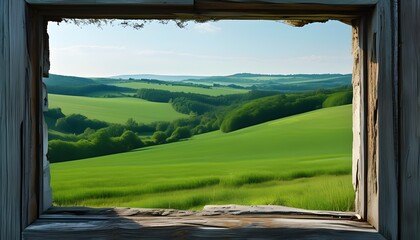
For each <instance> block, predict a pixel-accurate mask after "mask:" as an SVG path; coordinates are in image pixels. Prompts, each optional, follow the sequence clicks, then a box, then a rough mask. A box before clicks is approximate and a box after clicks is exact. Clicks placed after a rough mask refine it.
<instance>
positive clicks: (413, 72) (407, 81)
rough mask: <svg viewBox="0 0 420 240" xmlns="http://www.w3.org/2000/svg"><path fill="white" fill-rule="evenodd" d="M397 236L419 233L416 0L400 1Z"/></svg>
mask: <svg viewBox="0 0 420 240" xmlns="http://www.w3.org/2000/svg"><path fill="white" fill-rule="evenodd" d="M400 19H401V23H400V37H401V48H400V72H399V73H400V75H399V76H400V87H401V90H400V92H401V96H400V101H401V102H400V106H401V108H400V116H401V122H400V126H401V134H400V137H401V138H400V146H401V149H400V151H401V152H400V161H401V162H400V181H401V182H400V186H401V189H400V196H399V197H400V211H401V212H400V238H401V239H413V237H417V238H418V237H419V236H420V46H419V43H420V31H419V29H420V2H419V1H413V0H407V1H400Z"/></svg>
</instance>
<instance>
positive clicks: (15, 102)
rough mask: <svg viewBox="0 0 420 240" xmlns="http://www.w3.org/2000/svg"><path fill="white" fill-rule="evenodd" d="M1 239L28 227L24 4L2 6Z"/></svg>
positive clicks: (11, 0)
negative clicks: (25, 177) (25, 176)
mask: <svg viewBox="0 0 420 240" xmlns="http://www.w3.org/2000/svg"><path fill="white" fill-rule="evenodd" d="M0 32H1V33H2V40H1V41H0V65H1V66H0V116H1V117H0V123H1V124H0V196H1V198H0V239H20V237H21V230H22V228H24V227H26V226H27V225H28V221H29V216H28V211H27V210H28V201H27V200H28V199H27V194H26V189H27V187H28V184H27V182H26V181H25V179H24V178H23V176H24V174H26V172H25V170H24V169H25V168H24V166H26V165H27V163H28V162H29V161H30V157H31V145H30V144H28V143H30V139H31V138H30V136H31V128H30V116H29V102H30V95H29V92H28V89H29V71H28V59H29V58H28V55H27V53H28V51H27V38H26V3H25V1H24V0H5V1H1V2H0Z"/></svg>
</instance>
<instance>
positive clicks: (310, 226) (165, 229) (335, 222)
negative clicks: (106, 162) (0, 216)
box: [23, 205, 384, 240]
mask: <svg viewBox="0 0 420 240" xmlns="http://www.w3.org/2000/svg"><path fill="white" fill-rule="evenodd" d="M139 238H141V239H144V238H146V239H147V238H150V239H197V238H206V239H249V238H258V239H384V238H383V237H382V236H381V235H380V234H379V233H378V232H377V231H376V230H375V229H374V228H373V227H372V226H370V225H369V224H368V223H367V222H364V221H360V220H358V219H357V217H356V216H355V215H354V213H344V212H325V211H307V210H301V209H295V208H287V207H281V206H237V205H226V206H206V207H205V208H204V210H203V211H181V210H171V209H135V208H102V209H98V208H51V209H50V210H48V211H47V212H46V213H44V214H43V215H41V216H40V218H39V219H38V220H37V221H35V222H34V223H33V224H32V225H30V226H29V227H27V228H26V229H25V230H24V232H23V239H43V240H44V239H139Z"/></svg>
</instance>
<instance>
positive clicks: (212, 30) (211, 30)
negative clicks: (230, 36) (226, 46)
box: [194, 23, 222, 33]
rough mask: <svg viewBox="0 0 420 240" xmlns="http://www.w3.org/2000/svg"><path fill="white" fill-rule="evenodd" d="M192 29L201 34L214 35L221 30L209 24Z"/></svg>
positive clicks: (200, 24) (202, 24) (201, 24)
mask: <svg viewBox="0 0 420 240" xmlns="http://www.w3.org/2000/svg"><path fill="white" fill-rule="evenodd" d="M194 29H196V30H197V31H199V32H202V33H215V32H218V31H220V30H222V28H220V27H218V26H215V25H214V24H211V23H199V24H197V25H195V26H194Z"/></svg>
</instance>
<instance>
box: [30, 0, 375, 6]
mask: <svg viewBox="0 0 420 240" xmlns="http://www.w3.org/2000/svg"><path fill="white" fill-rule="evenodd" d="M223 1H224V2H231V3H264V4H328V5H375V4H376V3H377V1H378V0H336V1H331V0H223ZM26 2H27V3H29V4H34V5H37V4H41V5H46V4H54V5H82V4H89V5H101V4H118V5H120V4H171V5H192V4H194V0H26ZM221 2H222V1H221Z"/></svg>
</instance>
